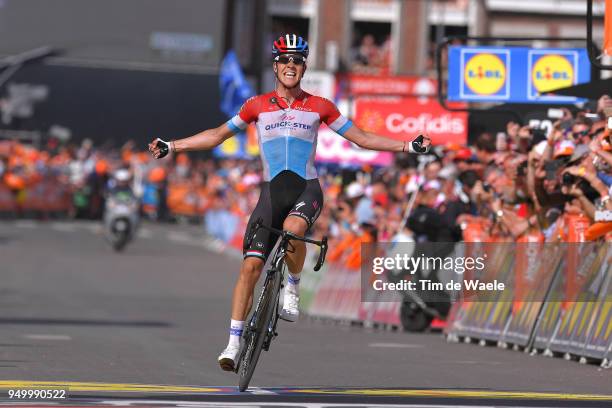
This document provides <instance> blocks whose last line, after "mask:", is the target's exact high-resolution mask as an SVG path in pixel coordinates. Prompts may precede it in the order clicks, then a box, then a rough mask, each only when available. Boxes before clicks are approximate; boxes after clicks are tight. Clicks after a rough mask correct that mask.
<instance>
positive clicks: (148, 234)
mask: <svg viewBox="0 0 612 408" xmlns="http://www.w3.org/2000/svg"><path fill="white" fill-rule="evenodd" d="M138 238H145V239H149V238H153V231H151V230H150V229H148V228H141V229H139V230H138Z"/></svg>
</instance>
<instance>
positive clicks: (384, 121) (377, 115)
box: [354, 98, 468, 144]
mask: <svg viewBox="0 0 612 408" xmlns="http://www.w3.org/2000/svg"><path fill="white" fill-rule="evenodd" d="M355 111H356V114H355V118H354V119H355V123H356V124H357V126H359V127H361V128H362V129H364V130H367V131H369V132H374V133H378V134H381V135H385V136H389V137H390V138H393V139H398V140H408V139H409V138H412V137H413V136H414V135H415V134H417V133H418V132H427V133H428V134H429V136H430V137H431V139H432V143H433V144H444V143H457V144H465V143H467V129H468V126H467V113H466V112H449V111H447V110H446V109H444V108H443V107H442V106H441V105H440V104H439V103H438V101H436V100H434V99H431V98H390V99H370V98H367V99H366V98H360V99H358V100H357V101H356V104H355Z"/></svg>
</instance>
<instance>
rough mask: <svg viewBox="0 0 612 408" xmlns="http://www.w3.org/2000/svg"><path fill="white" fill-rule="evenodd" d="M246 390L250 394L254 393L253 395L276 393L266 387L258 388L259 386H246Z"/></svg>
mask: <svg viewBox="0 0 612 408" xmlns="http://www.w3.org/2000/svg"><path fill="white" fill-rule="evenodd" d="M247 392H248V393H251V394H255V395H278V394H277V393H276V392H274V391H270V390H266V389H263V388H259V387H251V388H248V389H247Z"/></svg>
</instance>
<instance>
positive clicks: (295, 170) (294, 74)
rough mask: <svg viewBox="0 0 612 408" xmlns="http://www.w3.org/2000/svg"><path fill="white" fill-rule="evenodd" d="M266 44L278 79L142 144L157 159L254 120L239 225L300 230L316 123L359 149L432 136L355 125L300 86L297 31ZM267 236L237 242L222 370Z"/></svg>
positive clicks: (287, 297)
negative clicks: (255, 189)
mask: <svg viewBox="0 0 612 408" xmlns="http://www.w3.org/2000/svg"><path fill="white" fill-rule="evenodd" d="M272 49H273V56H274V59H273V63H272V68H273V69H274V73H275V74H276V80H277V81H276V89H275V90H274V91H272V92H270V93H267V94H264V95H259V96H254V97H252V98H250V99H249V100H247V101H246V102H245V103H244V105H243V106H242V109H241V110H240V112H239V113H238V114H237V115H236V116H234V117H233V118H232V119H230V120H229V121H228V122H227V123H225V124H223V125H221V126H220V127H218V128H216V129H209V130H205V131H203V132H201V133H198V134H196V135H195V136H192V137H188V138H185V139H179V140H174V141H170V142H165V141H163V140H161V139H156V140H154V141H153V142H152V143H150V144H149V150H150V151H151V153H152V154H153V155H154V156H155V157H156V158H161V157H164V156H165V155H167V154H168V153H169V152H173V153H176V152H185V151H194V150H208V149H212V148H214V147H215V146H218V145H219V144H221V143H223V141H225V140H226V139H228V138H230V137H232V136H233V135H235V134H237V133H239V132H241V131H243V130H245V129H246V127H247V125H248V124H249V123H252V122H254V123H255V124H256V126H257V135H258V141H259V149H260V155H261V159H262V162H263V171H264V183H263V184H262V186H261V193H260V196H259V201H258V203H257V206H256V207H255V210H254V211H253V214H252V215H251V218H250V220H249V225H248V226H247V230H246V231H249V230H250V226H251V225H252V224H253V223H254V222H255V221H256V220H257V219H258V218H261V219H262V220H263V223H264V225H266V226H269V227H274V228H277V229H281V228H282V229H283V230H286V231H290V232H292V233H294V234H296V235H298V236H301V237H303V236H304V235H305V234H306V232H307V231H308V229H309V228H310V227H312V225H313V223H314V222H315V220H316V219H317V217H318V216H319V213H320V211H321V207H322V205H323V193H322V191H321V186H320V185H319V180H318V176H317V171H316V169H315V165H314V158H315V151H316V147H317V132H318V129H319V125H320V124H321V123H322V122H324V123H325V124H327V126H329V127H330V128H331V129H332V130H334V131H335V132H336V133H338V134H339V135H341V136H343V137H344V138H346V139H348V140H349V141H351V142H353V143H355V144H356V145H358V146H360V147H362V148H364V149H370V150H379V151H390V152H411V153H426V152H427V151H428V150H429V146H430V144H431V141H430V139H429V138H428V137H427V136H425V135H418V136H417V137H416V138H415V139H414V140H413V141H411V142H405V141H399V140H393V139H389V138H386V137H383V136H379V135H376V134H373V133H369V132H365V131H363V130H361V129H359V128H358V127H357V126H355V125H354V124H353V123H352V122H351V121H350V120H349V119H347V118H346V117H344V116H342V115H341V114H340V112H339V111H338V108H337V107H336V106H335V105H334V103H333V102H331V101H329V100H327V99H325V98H321V97H318V96H315V95H311V94H309V93H307V92H305V91H304V90H302V89H301V87H300V81H301V80H302V77H303V76H304V73H305V71H306V58H307V57H308V43H307V42H306V41H305V40H304V39H303V38H302V37H299V36H297V35H295V34H287V35H284V36H281V37H279V38H278V39H277V40H276V41H274V45H273V48H272ZM245 243H246V237H245ZM274 243H275V237H273V236H271V234H270V233H269V232H268V231H265V230H259V231H257V233H256V235H255V237H254V238H253V240H252V242H251V244H250V246H249V247H248V248H246V247H245V248H244V260H243V262H242V267H241V268H240V275H239V277H238V281H237V283H236V286H235V288H234V295H233V301H232V314H231V322H230V337H229V344H228V345H227V347H226V348H225V350H224V351H223V352H222V353H221V355H220V356H219V359H218V361H219V364H220V366H221V368H222V369H223V370H226V371H232V370H234V366H235V364H236V356H237V355H238V352H239V349H240V337H241V335H242V330H243V327H244V321H245V319H246V317H247V314H248V312H249V309H250V307H251V305H252V302H253V291H254V288H255V285H256V283H257V281H258V280H259V276H260V274H261V271H262V269H263V266H264V262H265V260H266V258H267V257H268V255H269V254H270V252H271V251H272V249H273V246H274ZM292 245H293V247H295V250H294V251H293V252H292V253H288V254H287V259H286V262H287V267H288V269H289V276H288V282H287V285H286V286H285V294H284V304H283V310H282V312H281V316H282V317H283V319H284V320H288V321H295V320H296V319H297V317H298V313H299V312H298V302H299V291H298V288H299V282H300V272H301V270H302V267H303V266H304V259H305V257H306V247H305V244H304V243H303V242H295V241H293V242H292Z"/></svg>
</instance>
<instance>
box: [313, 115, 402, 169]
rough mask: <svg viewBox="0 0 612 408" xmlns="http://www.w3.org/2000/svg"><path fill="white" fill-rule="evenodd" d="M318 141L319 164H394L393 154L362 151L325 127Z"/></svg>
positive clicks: (320, 132) (322, 128)
mask: <svg viewBox="0 0 612 408" xmlns="http://www.w3.org/2000/svg"><path fill="white" fill-rule="evenodd" d="M317 140H318V146H317V155H316V157H315V160H316V161H317V162H318V163H338V164H343V165H359V166H360V165H363V164H370V165H373V166H390V165H391V163H392V162H393V153H389V152H376V151H374V150H365V149H362V148H360V147H357V146H356V145H354V144H353V143H351V142H349V141H348V140H346V139H345V138H343V137H342V136H340V135H338V134H336V132H334V131H333V130H331V129H330V128H328V127H326V126H323V125H322V126H321V129H320V130H319V136H318V139H317Z"/></svg>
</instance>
